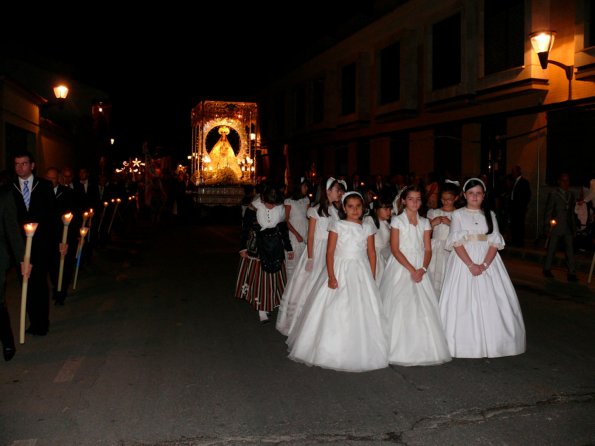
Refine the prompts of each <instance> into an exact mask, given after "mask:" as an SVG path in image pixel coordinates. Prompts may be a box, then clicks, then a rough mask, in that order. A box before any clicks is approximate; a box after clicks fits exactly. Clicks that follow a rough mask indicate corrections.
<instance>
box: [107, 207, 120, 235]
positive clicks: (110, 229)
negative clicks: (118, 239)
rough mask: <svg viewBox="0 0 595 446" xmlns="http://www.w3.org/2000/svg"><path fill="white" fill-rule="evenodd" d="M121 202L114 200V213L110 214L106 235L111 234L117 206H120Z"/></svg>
mask: <svg viewBox="0 0 595 446" xmlns="http://www.w3.org/2000/svg"><path fill="white" fill-rule="evenodd" d="M121 201H122V200H120V199H119V198H116V207H115V208H114V213H113V214H112V219H111V221H110V223H109V228H107V233H108V234H109V233H111V232H112V225H113V224H114V219H115V218H116V214H117V212H118V205H119V204H120V202H121Z"/></svg>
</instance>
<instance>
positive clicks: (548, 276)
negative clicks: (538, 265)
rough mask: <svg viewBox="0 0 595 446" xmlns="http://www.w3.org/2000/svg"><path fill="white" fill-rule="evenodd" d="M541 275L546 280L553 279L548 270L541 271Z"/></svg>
mask: <svg viewBox="0 0 595 446" xmlns="http://www.w3.org/2000/svg"><path fill="white" fill-rule="evenodd" d="M543 275H544V276H545V277H547V278H548V279H553V278H554V275H553V274H552V272H551V271H550V270H549V269H544V270H543Z"/></svg>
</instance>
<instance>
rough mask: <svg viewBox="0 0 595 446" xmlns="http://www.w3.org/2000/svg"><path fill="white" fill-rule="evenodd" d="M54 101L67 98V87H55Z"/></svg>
mask: <svg viewBox="0 0 595 446" xmlns="http://www.w3.org/2000/svg"><path fill="white" fill-rule="evenodd" d="M54 95H55V96H56V99H66V97H67V96H68V87H67V86H66V85H57V86H56V87H54Z"/></svg>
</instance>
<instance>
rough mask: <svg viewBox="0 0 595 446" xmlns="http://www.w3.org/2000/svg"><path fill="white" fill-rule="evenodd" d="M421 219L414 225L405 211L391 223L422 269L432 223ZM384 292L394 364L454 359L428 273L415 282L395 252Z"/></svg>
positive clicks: (407, 253)
mask: <svg viewBox="0 0 595 446" xmlns="http://www.w3.org/2000/svg"><path fill="white" fill-rule="evenodd" d="M417 219H418V220H417V221H418V222H417V224H416V225H412V224H411V223H409V220H408V218H407V215H406V212H403V213H402V214H399V215H395V216H394V217H393V218H392V219H391V223H390V225H391V227H392V228H395V229H398V230H399V250H400V251H401V252H402V253H403V254H404V255H405V257H407V260H408V261H409V263H411V265H413V267H415V268H417V269H419V268H421V267H422V266H423V261H424V232H425V231H429V230H430V228H431V227H430V222H429V221H428V220H427V219H426V218H424V217H420V216H418V217H417ZM380 296H381V297H382V303H383V307H384V314H385V317H386V319H387V332H386V333H387V337H388V342H389V353H388V360H389V362H390V363H391V364H397V365H403V366H414V365H434V364H442V363H444V362H448V361H450V360H451V359H452V358H451V356H450V353H449V351H448V345H447V344H446V339H445V338H444V331H443V330H442V323H441V321H440V314H439V312H438V299H437V298H436V293H435V292H434V287H433V286H432V282H431V280H430V278H429V276H428V275H427V274H424V276H423V277H422V280H421V282H419V283H415V282H414V281H413V279H412V278H411V273H410V272H409V271H408V270H407V269H406V268H405V267H404V266H403V265H401V263H399V261H398V260H397V259H396V258H395V256H394V255H391V257H390V259H389V260H388V263H387V265H386V269H385V270H384V275H383V276H382V282H381V283H380Z"/></svg>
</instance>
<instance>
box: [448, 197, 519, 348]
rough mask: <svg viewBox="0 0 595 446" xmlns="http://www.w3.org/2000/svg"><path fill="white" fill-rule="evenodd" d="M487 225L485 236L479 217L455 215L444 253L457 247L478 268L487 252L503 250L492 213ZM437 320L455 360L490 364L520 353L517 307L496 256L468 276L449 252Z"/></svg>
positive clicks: (464, 211) (465, 211) (475, 213)
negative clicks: (492, 248)
mask: <svg viewBox="0 0 595 446" xmlns="http://www.w3.org/2000/svg"><path fill="white" fill-rule="evenodd" d="M492 221H493V223H494V230H493V232H492V233H491V234H487V232H488V226H487V223H486V219H485V217H484V214H483V211H481V210H472V209H467V208H461V209H457V210H456V211H455V212H453V216H452V223H451V226H450V234H449V236H448V239H447V241H446V247H447V249H453V248H454V247H455V246H461V245H462V246H464V247H465V250H466V251H467V253H468V254H469V257H470V258H471V260H472V261H473V262H474V263H476V264H478V265H481V264H482V263H483V261H484V258H485V255H486V252H487V251H488V249H489V248H490V246H496V247H497V248H498V249H502V248H504V238H503V237H502V235H501V234H500V231H499V229H498V222H497V221H496V216H495V214H494V213H493V212H492ZM486 234H487V235H486ZM440 316H441V318H442V323H443V326H444V330H445V333H446V340H447V342H448V347H449V349H450V352H451V354H452V356H454V357H456V358H483V357H488V358H496V357H500V356H510V355H518V354H521V353H523V352H524V351H525V324H524V322H523V315H522V312H521V307H520V305H519V301H518V298H517V295H516V292H515V290H514V286H513V285H512V281H511V280H510V277H509V275H508V272H507V271H506V268H505V266H504V263H503V262H502V259H501V257H500V254H498V253H496V257H494V260H493V261H492V263H491V264H490V266H489V267H488V269H487V270H486V271H485V272H483V273H482V274H481V275H479V276H473V275H472V274H471V272H470V271H469V268H468V267H467V265H466V264H465V263H464V262H463V261H462V260H461V258H460V257H459V256H458V255H457V253H456V252H455V251H454V249H453V251H452V253H451V254H450V256H449V259H448V264H447V267H446V273H445V278H444V283H443V285H442V292H441V294H440Z"/></svg>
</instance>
